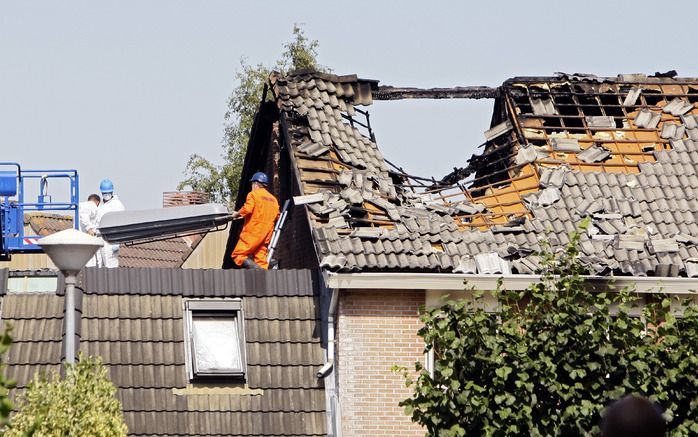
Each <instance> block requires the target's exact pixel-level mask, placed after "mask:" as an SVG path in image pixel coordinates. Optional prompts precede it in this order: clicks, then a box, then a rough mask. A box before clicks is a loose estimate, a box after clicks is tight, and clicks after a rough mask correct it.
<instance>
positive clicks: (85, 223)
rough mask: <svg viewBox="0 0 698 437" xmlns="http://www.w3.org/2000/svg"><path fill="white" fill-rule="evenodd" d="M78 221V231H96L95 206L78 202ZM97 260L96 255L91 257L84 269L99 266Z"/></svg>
mask: <svg viewBox="0 0 698 437" xmlns="http://www.w3.org/2000/svg"><path fill="white" fill-rule="evenodd" d="M78 219H79V220H80V230H81V231H82V232H86V233H89V231H96V230H97V205H96V204H95V203H94V202H93V201H91V200H88V201H87V202H80V205H78ZM97 258H98V257H97V254H95V255H93V256H92V258H90V260H89V261H87V264H86V267H94V266H96V265H99V264H98V262H97V261H98V260H97Z"/></svg>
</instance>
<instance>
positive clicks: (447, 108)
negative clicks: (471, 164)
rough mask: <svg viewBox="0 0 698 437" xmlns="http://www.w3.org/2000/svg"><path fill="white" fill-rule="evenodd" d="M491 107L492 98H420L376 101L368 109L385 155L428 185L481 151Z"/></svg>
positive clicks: (377, 139)
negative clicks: (479, 146)
mask: <svg viewBox="0 0 698 437" xmlns="http://www.w3.org/2000/svg"><path fill="white" fill-rule="evenodd" d="M492 107H493V101H492V100H491V99H482V100H463V99H448V100H446V99H444V100H441V99H431V100H426V99H421V100H399V101H398V100H391V101H374V103H373V105H372V106H371V108H370V111H371V116H372V119H373V128H374V131H375V135H376V137H377V138H376V141H377V142H378V143H379V144H380V148H381V151H382V152H383V155H384V156H385V158H386V159H387V160H388V161H390V162H391V163H393V164H395V165H396V166H398V167H401V168H403V169H404V171H405V172H406V173H408V174H411V175H416V176H420V177H422V178H424V179H425V181H424V183H425V186H430V185H432V184H433V183H434V182H436V181H439V180H441V179H442V178H443V177H444V176H445V175H447V174H449V173H451V172H453V170H454V167H456V166H457V165H459V164H460V163H462V162H465V161H466V160H467V159H468V158H469V157H470V156H472V155H473V153H476V152H477V146H478V145H480V144H482V142H483V140H484V138H483V137H482V126H488V125H489V123H490V118H491V114H492ZM429 181H431V182H429Z"/></svg>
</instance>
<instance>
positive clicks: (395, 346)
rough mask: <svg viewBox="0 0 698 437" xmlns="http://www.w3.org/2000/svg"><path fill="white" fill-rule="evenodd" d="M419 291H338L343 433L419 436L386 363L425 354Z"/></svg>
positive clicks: (401, 387)
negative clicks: (421, 336) (422, 340)
mask: <svg viewBox="0 0 698 437" xmlns="http://www.w3.org/2000/svg"><path fill="white" fill-rule="evenodd" d="M424 300H425V294H424V292H422V291H416V290H410V291H378V290H370V291H342V292H341V293H340V299H339V309H338V328H337V329H338V332H337V340H338V345H337V348H338V350H337V352H338V361H337V372H338V378H339V387H338V389H339V399H340V405H341V409H342V431H343V436H345V437H346V436H367V435H370V436H420V437H421V436H423V435H424V430H423V429H422V428H420V427H419V426H417V425H415V424H414V423H412V422H411V421H410V419H409V418H408V417H407V416H406V415H405V412H404V409H403V408H402V407H400V406H398V402H399V401H401V400H403V399H405V398H407V397H408V396H409V395H410V391H409V390H408V389H407V388H406V387H405V383H404V381H403V379H402V377H401V376H399V375H395V374H394V373H392V372H391V371H390V368H391V367H392V366H393V365H395V364H397V365H400V366H405V367H407V368H409V369H413V368H414V363H415V361H417V360H423V359H424V355H423V350H424V345H423V343H422V342H421V340H420V339H419V337H417V330H419V328H420V322H419V317H418V308H419V305H423V304H424Z"/></svg>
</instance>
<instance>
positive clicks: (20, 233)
mask: <svg viewBox="0 0 698 437" xmlns="http://www.w3.org/2000/svg"><path fill="white" fill-rule="evenodd" d="M56 180H62V181H68V184H69V193H68V196H65V197H63V196H62V197H61V199H59V200H57V201H55V202H54V201H53V200H52V198H53V196H51V195H50V194H49V191H48V190H49V184H50V182H52V181H56ZM34 184H35V185H36V186H37V189H38V196H37V199H36V201H35V202H34V201H26V200H25V197H26V196H25V194H26V187H27V186H34ZM63 186H65V184H63ZM78 186H79V179H78V172H77V171H76V170H24V169H22V168H21V166H20V165H19V164H18V163H16V162H0V231H2V232H1V233H0V237H2V238H0V261H9V260H10V259H11V258H12V254H15V253H43V250H42V249H41V247H40V246H39V245H38V244H37V241H38V240H39V238H41V236H39V235H25V233H24V215H25V214H26V213H31V212H47V211H52V212H56V211H62V212H63V213H70V214H71V215H72V216H73V226H74V227H75V229H78V227H79V220H78V202H79V199H80V196H79V191H78V190H79V188H78ZM63 194H65V193H63ZM66 215H67V214H66Z"/></svg>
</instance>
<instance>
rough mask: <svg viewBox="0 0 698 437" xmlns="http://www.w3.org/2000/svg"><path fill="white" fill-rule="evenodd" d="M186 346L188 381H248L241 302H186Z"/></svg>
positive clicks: (235, 300)
mask: <svg viewBox="0 0 698 437" xmlns="http://www.w3.org/2000/svg"><path fill="white" fill-rule="evenodd" d="M184 310H185V314H184V316H185V324H184V325H185V344H186V358H187V370H188V372H189V379H190V380H193V379H199V378H209V377H216V376H225V377H236V378H242V379H244V378H245V374H246V369H247V363H246V354H245V329H244V316H243V311H242V300H241V299H233V300H187V301H185V303H184Z"/></svg>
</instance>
